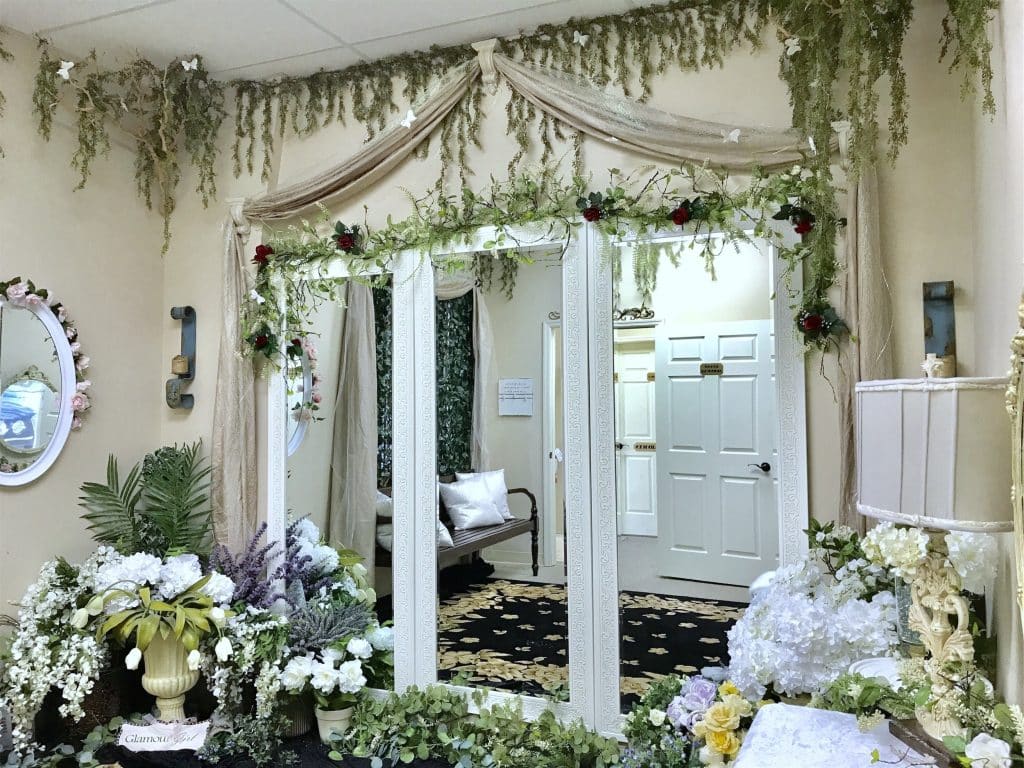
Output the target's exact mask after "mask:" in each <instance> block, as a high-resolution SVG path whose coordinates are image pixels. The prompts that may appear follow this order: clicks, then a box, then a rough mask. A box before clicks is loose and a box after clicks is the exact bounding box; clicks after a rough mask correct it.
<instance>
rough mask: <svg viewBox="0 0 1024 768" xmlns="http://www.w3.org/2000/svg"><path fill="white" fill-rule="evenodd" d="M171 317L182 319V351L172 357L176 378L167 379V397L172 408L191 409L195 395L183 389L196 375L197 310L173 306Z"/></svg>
mask: <svg viewBox="0 0 1024 768" xmlns="http://www.w3.org/2000/svg"><path fill="white" fill-rule="evenodd" d="M171 317H173V318H174V319H175V320H181V352H180V354H177V355H175V356H174V357H172V358H171V373H172V374H174V378H173V379H168V380H167V384H166V386H165V397H166V398H167V405H168V407H170V408H186V409H191V408H192V406H193V405H195V397H194V396H193V395H186V394H184V393H183V392H182V391H181V389H182V386H183V384H184V382H186V381H192V380H193V379H195V377H196V311H195V309H193V308H192V307H190V306H184V307H171Z"/></svg>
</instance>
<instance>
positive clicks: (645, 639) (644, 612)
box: [438, 579, 746, 708]
mask: <svg viewBox="0 0 1024 768" xmlns="http://www.w3.org/2000/svg"><path fill="white" fill-rule="evenodd" d="M745 608H746V606H745V605H743V604H741V603H728V602H723V601H714V600H697V599H691V598H683V597H670V596H668V595H653V594H645V593H639V592H621V593H620V595H619V624H620V631H621V633H622V643H621V650H620V655H621V659H622V660H621V667H622V671H621V684H620V689H621V691H622V705H623V707H624V708H628V707H630V706H631V705H632V704H633V703H634V702H636V701H637V700H638V699H639V697H640V696H641V695H643V692H644V691H645V690H646V689H647V686H648V685H649V684H650V682H651V681H652V680H656V679H658V678H660V677H664V676H665V675H670V674H691V673H695V672H698V671H699V670H700V668H701V667H706V666H719V665H722V666H724V665H726V664H728V662H729V658H728V650H727V648H726V636H725V635H726V632H728V631H729V628H730V627H731V626H732V625H733V623H735V621H736V620H737V619H738V618H739V617H740V616H741V615H742V614H743V610H744V609H745ZM438 622H439V624H438V677H439V678H441V679H442V680H446V681H447V680H452V679H455V680H456V681H460V682H463V681H464V682H466V683H469V684H475V685H482V686H488V687H491V688H501V689H505V690H513V691H516V692H517V693H525V694H531V695H547V696H555V697H556V698H557V697H559V696H564V695H565V692H566V688H567V684H568V668H567V664H566V660H567V658H568V648H569V645H568V638H567V633H568V630H567V626H568V614H567V609H566V588H565V586H564V585H560V584H543V583H536V582H526V581H512V580H509V579H491V580H488V581H485V582H483V583H480V584H475V585H472V586H467V587H465V589H464V590H463V591H460V592H457V593H456V594H454V595H451V596H450V597H446V598H444V599H442V600H441V604H440V611H439V619H438Z"/></svg>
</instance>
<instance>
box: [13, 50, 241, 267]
mask: <svg viewBox="0 0 1024 768" xmlns="http://www.w3.org/2000/svg"><path fill="white" fill-rule="evenodd" d="M40 50H41V54H40V57H39V71H38V73H37V74H36V80H35V92H34V94H33V97H32V101H33V105H34V111H35V114H36V118H37V120H38V124H39V132H40V133H41V134H42V135H43V137H44V138H46V139H49V138H50V132H51V130H52V127H53V120H54V115H55V114H56V111H57V106H58V104H60V102H61V100H62V99H64V98H69V100H73V109H74V113H75V117H76V129H77V132H78V148H77V149H76V151H75V154H74V156H73V157H72V158H71V165H72V167H73V168H74V169H75V170H76V171H78V173H79V183H78V189H81V188H82V187H84V186H85V183H86V181H88V179H89V173H90V171H91V169H92V163H93V161H94V160H95V159H96V158H97V156H99V155H107V154H109V153H110V126H111V125H114V126H117V127H118V128H119V129H120V130H122V131H123V132H124V133H125V134H127V135H128V136H129V137H131V138H132V139H133V140H134V141H135V151H136V154H135V182H136V187H137V189H138V192H139V195H140V196H141V197H142V199H143V200H145V202H146V206H147V207H149V208H153V207H154V197H155V198H156V202H155V205H156V208H157V210H158V211H159V212H160V215H161V216H162V217H163V221H164V246H163V252H165V253H166V251H167V247H168V244H169V242H170V217H171V214H172V213H173V212H174V208H175V204H176V192H177V187H178V183H179V182H180V181H181V173H182V171H181V163H182V159H181V158H180V157H179V155H180V154H184V155H186V156H187V158H188V160H189V162H190V163H191V165H192V167H193V168H194V169H195V172H196V177H197V182H196V192H197V193H198V194H199V195H201V196H202V200H203V205H209V203H210V200H211V199H213V198H214V197H215V196H216V194H217V178H216V168H215V163H216V160H217V153H218V151H219V150H218V147H217V135H218V133H219V132H220V126H221V124H222V123H223V121H224V118H225V116H226V113H225V111H224V86H223V85H222V84H221V83H219V82H218V81H216V80H213V79H212V78H210V75H209V73H208V72H207V71H206V67H205V66H204V65H203V62H202V59H201V57H199V56H193V57H191V58H188V59H182V60H180V61H179V60H175V61H172V62H171V63H170V64H168V65H167V66H166V67H163V68H160V67H157V66H156V65H154V64H152V63H151V62H149V61H146V60H145V59H142V58H138V59H135V60H134V61H132V62H130V63H128V64H126V65H125V66H123V67H121V68H120V69H117V70H109V69H104V68H103V67H101V66H100V65H99V64H98V62H97V60H96V54H95V52H93V53H91V54H90V55H89V56H88V57H86V58H85V60H84V61H80V62H74V61H63V60H59V59H56V58H54V57H53V56H52V55H51V53H50V49H49V46H48V44H47V43H46V42H45V41H40Z"/></svg>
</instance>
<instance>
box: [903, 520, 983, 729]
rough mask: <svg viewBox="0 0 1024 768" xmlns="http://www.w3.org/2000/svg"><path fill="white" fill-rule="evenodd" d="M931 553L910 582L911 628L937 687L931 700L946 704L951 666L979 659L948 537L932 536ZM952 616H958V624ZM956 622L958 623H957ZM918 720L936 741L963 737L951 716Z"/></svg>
mask: <svg viewBox="0 0 1024 768" xmlns="http://www.w3.org/2000/svg"><path fill="white" fill-rule="evenodd" d="M928 535H929V537H930V538H931V543H930V544H929V552H928V555H927V557H926V558H925V561H924V563H923V564H922V565H921V566H920V567H919V568H918V570H917V575H916V576H915V577H914V579H913V581H912V582H911V590H910V591H911V599H912V602H911V606H910V615H909V623H910V628H911V629H913V630H915V631H916V632H918V633H919V634H920V635H921V641H922V643H924V647H925V649H926V650H927V652H928V658H927V660H926V661H925V669H926V670H927V672H928V677H929V679H930V680H931V685H932V701H933V702H935V701H941V700H942V699H943V698H944V697H945V696H946V695H947V694H948V693H949V692H950V691H951V690H952V683H951V681H950V680H949V679H947V678H946V677H945V676H944V675H943V674H942V670H943V668H944V667H945V666H946V665H947V664H951V663H961V662H970V661H973V659H974V638H973V637H972V636H971V630H970V606H969V605H968V603H967V600H966V598H964V596H963V594H961V592H962V585H961V583H960V577H959V576H958V575H957V573H956V571H954V570H953V569H952V568H951V567H950V566H949V565H948V563H947V560H946V555H947V552H946V543H945V538H944V536H945V534H944V533H942V532H938V531H928ZM950 617H954V619H953V621H951V620H950ZM954 621H955V623H954ZM917 720H918V722H920V723H921V726H922V727H923V728H924V730H925V732H926V733H927V734H928V735H929V736H932V737H933V738H936V739H940V740H941V739H942V738H943V737H945V736H963V735H965V733H966V731H965V730H964V728H963V725H962V724H961V723H960V722H959V721H958V720H956V719H955V718H951V717H948V716H947V717H944V716H942V715H941V713H940V714H935V713H933V712H932V711H931V710H929V709H924V708H921V709H918V710H917Z"/></svg>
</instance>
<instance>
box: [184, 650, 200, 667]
mask: <svg viewBox="0 0 1024 768" xmlns="http://www.w3.org/2000/svg"><path fill="white" fill-rule="evenodd" d="M202 660H203V657H202V656H200V655H199V651H197V650H192V651H189V654H188V659H187V661H188V668H189V669H190V670H192V671H193V672H195V671H196V670H197V669H199V662H201V661H202Z"/></svg>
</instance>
